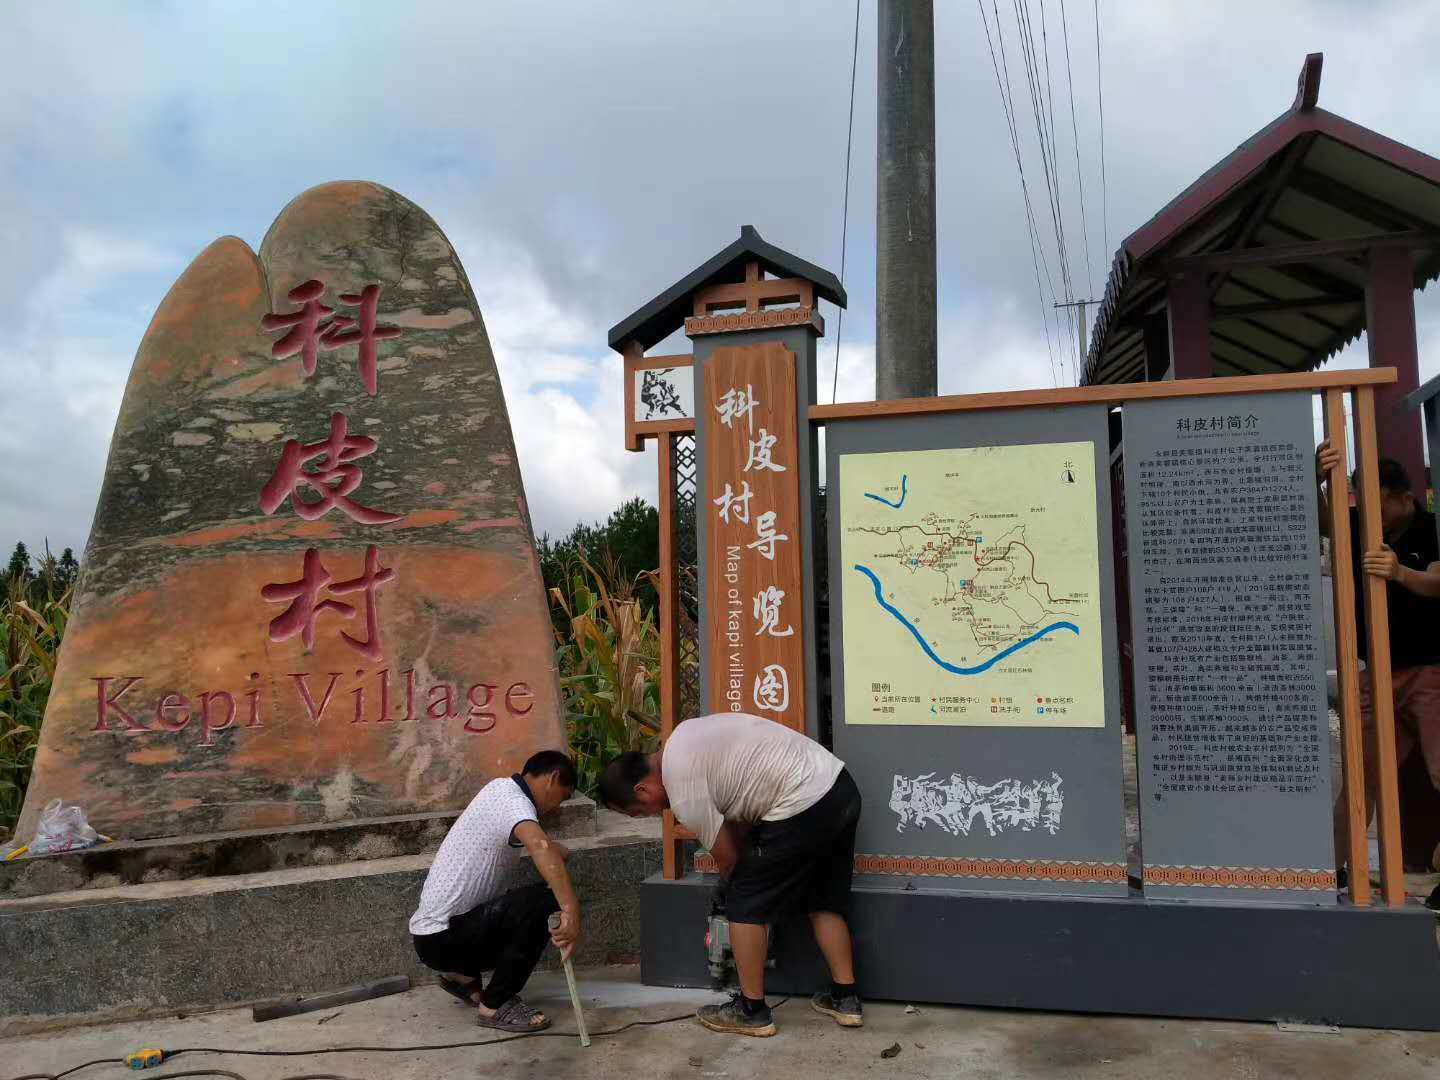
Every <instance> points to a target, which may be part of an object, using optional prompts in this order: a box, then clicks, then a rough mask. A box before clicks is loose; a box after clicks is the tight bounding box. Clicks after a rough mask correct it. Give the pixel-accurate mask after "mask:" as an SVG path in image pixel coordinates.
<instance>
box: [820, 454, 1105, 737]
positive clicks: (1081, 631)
mask: <svg viewBox="0 0 1440 1080" xmlns="http://www.w3.org/2000/svg"><path fill="white" fill-rule="evenodd" d="M1094 454H1095V450H1094V447H1093V446H1092V445H1091V444H1090V443H1088V442H1083V443H1042V444H1037V445H1030V446H987V447H977V448H973V449H964V450H914V451H903V452H896V453H875V454H844V455H841V457H840V469H839V472H840V476H839V484H840V491H841V497H840V506H841V514H842V520H841V522H840V528H841V536H840V566H839V567H837V568H836V569H835V570H834V571H832V574H833V575H834V576H837V577H838V576H840V575H843V578H842V579H841V581H842V588H843V590H844V592H843V609H842V626H843V632H844V647H845V722H846V723H848V724H941V725H957V726H960V725H973V726H996V727H1103V726H1104V725H1105V701H1104V683H1103V676H1102V664H1101V649H1100V562H1099V542H1098V538H1097V532H1096V520H1095V505H1096V503H1095V464H1094Z"/></svg>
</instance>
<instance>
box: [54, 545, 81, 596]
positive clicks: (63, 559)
mask: <svg viewBox="0 0 1440 1080" xmlns="http://www.w3.org/2000/svg"><path fill="white" fill-rule="evenodd" d="M56 571H57V580H58V582H59V585H60V591H61V592H64V591H65V590H66V589H68V588H70V586H71V585H74V584H75V579H76V578H78V577H79V576H80V563H79V562H78V561H77V560H76V558H75V552H74V551H72V550H71V549H70V548H68V547H67V548H66V549H65V550H64V551H62V552H61V553H60V562H59V563H58V564H56Z"/></svg>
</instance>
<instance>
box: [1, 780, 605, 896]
mask: <svg viewBox="0 0 1440 1080" xmlns="http://www.w3.org/2000/svg"><path fill="white" fill-rule="evenodd" d="M459 816H460V811H458V810H451V811H447V812H445V813H437V814H404V815H400V816H397V817H384V818H361V819H358V820H354V821H339V822H329V823H324V824H318V825H291V826H287V827H285V828H281V829H248V830H244V831H239V832H225V833H206V834H203V835H196V836H166V837H156V838H152V839H148V840H137V839H129V840H118V841H112V842H110V843H104V844H99V845H96V846H95V847H90V848H83V849H81V850H80V851H65V852H57V853H56V854H53V855H44V856H40V857H36V858H31V857H24V858H20V859H16V860H14V861H13V862H0V900H5V899H20V898H23V897H29V896H44V895H47V894H49V893H59V892H70V891H73V890H76V889H109V888H114V887H115V886H117V885H148V884H151V883H154V882H157V881H185V880H188V879H191V878H212V877H233V876H236V875H240V874H259V873H263V872H265V871H267V870H293V869H296V868H298V867H304V866H335V865H338V864H340V863H351V862H367V861H369V860H371V859H393V858H398V857H400V856H403V855H424V854H433V853H434V852H435V850H436V849H437V848H438V847H439V846H440V841H442V840H444V839H445V834H446V833H447V832H449V831H450V826H451V825H452V824H453V823H454V821H455V819H456V818H457V817H459ZM596 821H597V818H596V808H595V803H594V801H593V800H592V799H587V798H585V797H584V796H583V795H581V796H576V797H575V798H573V799H567V800H566V801H565V802H563V803H561V804H560V806H559V808H558V809H557V810H556V811H555V812H554V813H553V814H551V815H549V816H548V817H547V818H546V819H545V828H546V831H547V832H548V833H549V834H550V835H551V836H556V837H560V838H561V839H564V840H569V839H573V838H578V837H582V836H594V835H595V832H596V828H597V826H596Z"/></svg>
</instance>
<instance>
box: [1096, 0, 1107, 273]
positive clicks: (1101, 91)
mask: <svg viewBox="0 0 1440 1080" xmlns="http://www.w3.org/2000/svg"><path fill="white" fill-rule="evenodd" d="M1102 70H1103V69H1102V68H1101V66H1100V0H1095V96H1096V97H1097V98H1099V100H1100V213H1101V221H1102V222H1103V224H1102V225H1101V229H1102V230H1103V231H1102V232H1101V234H1100V238H1101V240H1102V241H1104V244H1105V257H1106V258H1109V257H1110V188H1109V185H1108V184H1107V183H1106V180H1105V82H1104V80H1103V79H1102V78H1101V76H1100V73H1101V71H1102Z"/></svg>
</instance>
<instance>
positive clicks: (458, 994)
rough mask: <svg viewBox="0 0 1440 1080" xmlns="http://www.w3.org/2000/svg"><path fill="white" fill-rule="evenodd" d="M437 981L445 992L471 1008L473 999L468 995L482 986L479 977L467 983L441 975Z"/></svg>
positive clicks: (473, 1004)
mask: <svg viewBox="0 0 1440 1080" xmlns="http://www.w3.org/2000/svg"><path fill="white" fill-rule="evenodd" d="M439 982H440V989H441V990H444V991H445V992H446V993H447V994H449V995H450V996H452V997H453V998H455V1000H456V1001H460V1002H463V1003H464V1004H466V1005H469V1006H470V1007H471V1008H474V1007H475V999H474V998H472V997H471V996H470V995H471V994H473V993H477V992H478V991H480V990H481V989H482V988H483V987H482V986H481V983H480V980H479V979H471V980H470V981H469V982H468V983H462V982H456V981H455V980H454V979H447V978H445V977H444V976H441V978H440V980H439Z"/></svg>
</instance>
